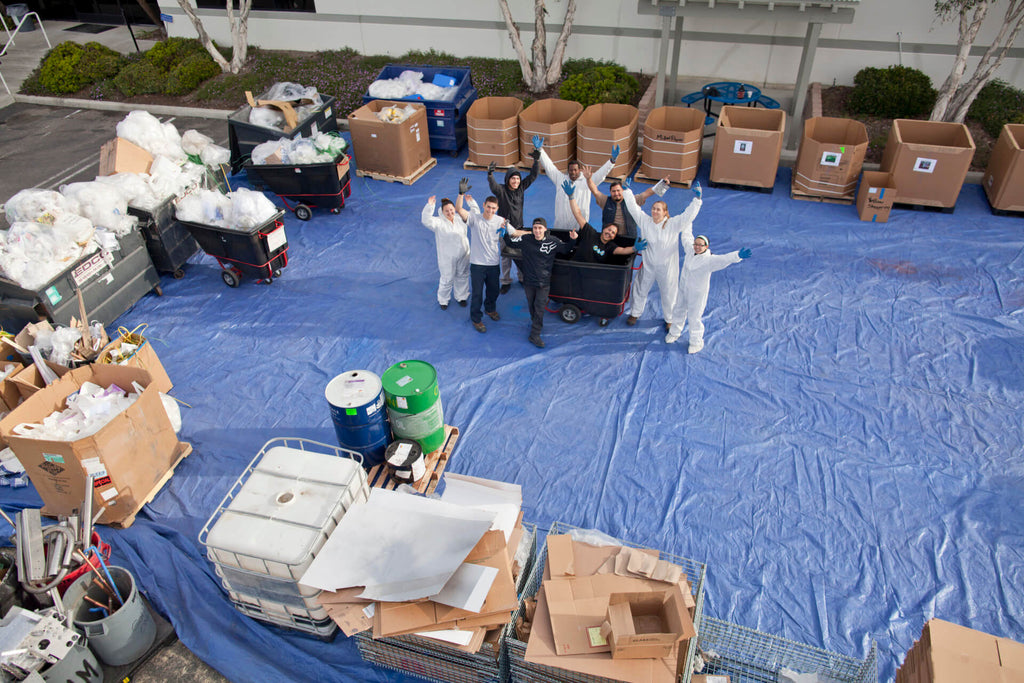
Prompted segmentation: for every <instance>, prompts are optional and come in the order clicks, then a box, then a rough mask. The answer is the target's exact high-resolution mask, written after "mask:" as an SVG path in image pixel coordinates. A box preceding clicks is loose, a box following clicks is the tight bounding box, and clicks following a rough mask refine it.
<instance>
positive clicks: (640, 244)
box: [633, 239, 647, 254]
mask: <svg viewBox="0 0 1024 683" xmlns="http://www.w3.org/2000/svg"><path fill="white" fill-rule="evenodd" d="M633 247H634V248H635V249H636V252H637V253H638V254H639V253H640V252H642V251H643V250H644V249H646V248H647V240H643V239H641V240H637V241H636V244H634V245H633Z"/></svg>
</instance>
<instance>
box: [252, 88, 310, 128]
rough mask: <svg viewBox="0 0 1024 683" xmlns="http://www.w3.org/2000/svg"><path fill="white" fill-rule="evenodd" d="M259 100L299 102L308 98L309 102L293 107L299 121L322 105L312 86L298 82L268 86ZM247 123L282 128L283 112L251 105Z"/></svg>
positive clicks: (283, 122) (283, 125)
mask: <svg viewBox="0 0 1024 683" xmlns="http://www.w3.org/2000/svg"><path fill="white" fill-rule="evenodd" d="M259 99H261V100H277V101H279V102H299V101H302V100H308V101H309V102H310V103H309V104H300V105H299V106H297V107H295V115H296V116H297V117H298V119H299V121H303V120H305V119H307V118H309V116H310V115H312V114H313V113H314V112H315V111H316V110H317V109H319V108H320V107H322V106H323V103H324V101H323V98H321V97H320V93H319V92H317V89H316V88H314V87H313V86H309V87H306V86H304V85H299V84H298V83H289V82H287V81H282V82H280V83H275V84H274V85H272V86H270V89H269V90H267V92H265V93H263V94H262V95H260V97H259ZM249 123H251V124H252V125H254V126H260V127H262V128H277V129H278V130H284V128H285V120H284V114H282V113H281V110H280V109H278V108H277V107H271V106H266V105H264V106H262V107H253V108H252V109H251V110H250V111H249Z"/></svg>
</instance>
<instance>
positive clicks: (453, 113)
mask: <svg viewBox="0 0 1024 683" xmlns="http://www.w3.org/2000/svg"><path fill="white" fill-rule="evenodd" d="M403 71H418V72H420V73H422V74H423V82H424V83H432V82H434V79H435V78H437V77H440V78H441V79H445V80H452V81H454V87H455V88H457V89H456V91H455V97H454V98H452V99H451V100H450V101H446V100H424V99H423V98H421V97H406V98H403V99H404V100H408V101H410V102H421V103H422V104H423V106H424V107H425V108H426V110H427V121H428V122H429V124H428V126H427V128H428V130H429V131H430V133H429V134H430V149H434V150H441V151H445V152H449V153H450V154H451V155H452V156H456V155H458V153H459V150H460V149H462V146H463V145H465V144H466V140H467V139H468V129H467V125H466V114H467V113H469V108H470V107H471V106H473V103H474V102H476V98H477V92H476V88H474V87H473V77H472V75H471V74H470V70H469V69H468V68H467V67H459V66H427V65H423V64H410V65H405V64H388V65H387V66H385V67H384V68H383V69H382V70H381V72H380V74H379V75H378V76H377V80H378V81H381V80H390V79H392V78H398V77H399V76H400V75H401V74H402V72H403ZM378 99H382V98H379V97H372V96H371V95H370V94H369V92H367V93H365V94H364V95H363V104H366V103H368V102H372V101H373V100H378ZM383 99H391V98H383Z"/></svg>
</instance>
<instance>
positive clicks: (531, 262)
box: [503, 218, 578, 349]
mask: <svg viewBox="0 0 1024 683" xmlns="http://www.w3.org/2000/svg"><path fill="white" fill-rule="evenodd" d="M569 236H570V237H571V238H572V239H573V241H575V240H576V238H577V236H578V235H577V233H576V231H571V232H570V233H569ZM503 237H504V238H505V244H507V245H508V246H510V247H518V248H519V249H520V250H522V252H523V258H522V266H523V292H524V293H525V294H526V306H527V308H529V310H530V343H531V344H533V345H534V346H536V347H537V348H540V349H543V348H544V340H543V339H541V338H540V331H541V330H542V329H543V328H544V308H545V307H546V306H547V305H548V292H549V291H551V268H552V266H553V265H554V263H555V254H568V253H569V251H570V250H571V249H572V244H571V243H567V242H563V241H562V240H560V239H558V238H557V237H553V236H552V235H551V234H550V233H549V232H548V222H547V221H546V220H544V219H543V218H534V219H533V228H532V229H531V230H529V231H526V230H515V229H513V228H510V229H509V230H508V231H507V232H506V233H505V235H504V236H503Z"/></svg>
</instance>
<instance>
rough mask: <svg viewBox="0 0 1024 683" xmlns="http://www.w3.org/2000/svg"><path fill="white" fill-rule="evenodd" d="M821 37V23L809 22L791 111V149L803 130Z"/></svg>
mask: <svg viewBox="0 0 1024 683" xmlns="http://www.w3.org/2000/svg"><path fill="white" fill-rule="evenodd" d="M820 37H821V24H820V23H816V22H811V23H809V24H807V35H806V36H805V37H804V52H803V54H802V55H801V56H800V68H799V69H798V70H797V74H796V87H795V88H794V89H793V109H792V111H791V112H790V126H789V145H788V146H789V149H795V148H796V143H797V140H798V139H799V135H800V134H801V133H802V131H803V125H802V124H803V119H804V101H805V100H806V99H807V85H808V82H809V81H810V78H811V67H812V66H813V65H814V52H815V50H817V49H818V38H820Z"/></svg>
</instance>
